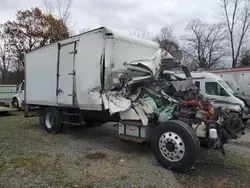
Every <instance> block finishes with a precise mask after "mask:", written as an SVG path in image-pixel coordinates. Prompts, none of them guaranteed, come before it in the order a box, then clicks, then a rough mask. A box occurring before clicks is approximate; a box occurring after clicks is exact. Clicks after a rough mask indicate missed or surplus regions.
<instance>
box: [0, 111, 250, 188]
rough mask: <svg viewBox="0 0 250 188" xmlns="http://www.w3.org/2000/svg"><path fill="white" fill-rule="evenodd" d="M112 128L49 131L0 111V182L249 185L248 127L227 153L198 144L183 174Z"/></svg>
mask: <svg viewBox="0 0 250 188" xmlns="http://www.w3.org/2000/svg"><path fill="white" fill-rule="evenodd" d="M116 134H117V133H116V127H113V126H112V125H111V124H108V125H103V126H100V127H94V128H89V127H78V128H66V129H65V130H64V131H63V133H62V134H59V135H50V134H47V133H46V132H45V131H43V130H41V129H40V128H39V124H38V118H24V117H23V114H22V113H20V112H12V113H11V115H2V116H1V115H0V187H11V188H13V187H75V188H78V187H95V188H98V187H108V188H110V187H115V188H119V187H126V188H127V187H143V188H144V187H145V188H146V187H148V188H156V187H157V188H158V187H175V188H178V187H216V188H220V187H221V188H222V187H223V188H225V187H250V185H249V182H250V176H249V172H250V130H247V132H246V135H245V136H243V137H242V139H240V140H239V141H232V142H231V143H230V144H228V145H227V146H226V153H227V156H226V157H222V155H221V153H220V152H218V151H211V150H205V149H202V151H201V156H200V159H199V161H197V163H196V164H195V166H194V169H193V170H192V171H190V172H188V173H186V174H178V173H173V172H171V171H168V170H166V169H164V168H162V167H161V166H159V164H158V163H157V161H156V160H155V158H154V156H153V154H152V152H151V149H150V146H149V145H147V144H145V145H140V144H135V143H130V142H124V141H120V140H119V138H118V137H117V135H116Z"/></svg>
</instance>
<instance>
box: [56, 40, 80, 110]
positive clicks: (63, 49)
mask: <svg viewBox="0 0 250 188" xmlns="http://www.w3.org/2000/svg"><path fill="white" fill-rule="evenodd" d="M77 45H78V41H73V42H69V43H66V44H61V46H60V47H59V50H60V51H59V62H58V66H59V67H58V70H59V71H58V72H59V77H58V92H57V93H58V95H57V96H58V104H59V105H75V86H74V85H75V84H74V82H75V68H74V63H75V57H76V52H77V51H76V48H77Z"/></svg>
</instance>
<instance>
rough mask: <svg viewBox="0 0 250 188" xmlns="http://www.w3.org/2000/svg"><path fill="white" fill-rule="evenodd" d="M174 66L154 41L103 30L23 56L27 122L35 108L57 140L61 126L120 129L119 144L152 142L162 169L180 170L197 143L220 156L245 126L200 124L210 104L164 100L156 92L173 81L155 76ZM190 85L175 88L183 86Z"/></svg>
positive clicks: (191, 160)
mask: <svg viewBox="0 0 250 188" xmlns="http://www.w3.org/2000/svg"><path fill="white" fill-rule="evenodd" d="M148 57H152V58H148ZM172 59H173V58H172V57H171V56H170V55H169V54H168V53H167V52H166V51H165V50H162V49H159V45H158V44H157V43H155V42H152V41H148V40H144V39H139V38H135V37H131V36H130V37H128V36H125V35H122V34H119V33H117V32H115V31H113V30H111V29H108V28H105V27H102V28H99V29H96V30H92V31H89V32H86V33H83V34H80V35H78V36H74V37H72V38H69V39H66V40H63V41H60V42H57V43H54V44H51V45H48V46H45V47H43V48H40V49H36V50H33V51H31V52H29V53H27V54H26V55H25V87H24V88H25V92H24V94H25V96H24V101H25V102H24V104H25V107H24V109H25V116H28V111H29V108H30V107H31V106H39V108H40V114H39V116H40V125H41V127H42V128H44V129H45V130H46V131H47V132H48V133H59V132H60V131H61V129H62V126H63V125H93V124H95V123H97V122H98V123H105V122H109V121H116V122H119V128H118V134H119V137H120V138H121V139H123V140H129V141H133V142H138V143H142V142H150V143H151V145H152V150H153V153H154V155H155V157H156V159H157V161H158V162H159V163H160V164H161V165H162V166H163V167H166V168H169V169H171V170H175V171H185V170H187V169H189V168H190V167H192V165H193V163H194V162H195V160H196V159H197V157H198V155H199V150H200V142H199V139H198V137H199V138H201V139H208V140H207V141H208V142H209V143H210V145H211V148H216V149H219V148H222V146H223V144H224V143H226V142H227V140H228V139H231V138H233V139H236V138H238V135H240V134H242V131H244V126H242V125H241V124H240V123H238V122H236V121H237V120H235V118H234V119H232V118H231V116H232V117H234V116H233V115H230V116H228V115H227V114H226V117H224V116H223V117H224V118H222V117H221V116H222V115H220V118H219V119H218V120H217V119H216V120H215V121H209V122H205V123H204V121H206V120H207V119H208V118H210V117H212V116H213V114H214V113H213V112H212V107H211V105H209V104H208V103H206V104H204V105H205V107H204V108H203V107H201V105H200V102H199V101H197V100H196V101H194V100H192V101H190V102H185V103H183V102H180V103H178V101H176V100H175V99H173V98H171V97H170V96H169V95H168V94H167V93H165V92H164V91H163V89H164V88H163V87H162V86H169V85H171V82H169V81H167V80H166V79H168V78H160V75H162V74H160V72H161V71H162V70H163V68H162V67H164V66H163V64H167V65H170V64H171V62H172ZM169 61H170V62H169ZM172 63H174V62H172ZM125 66H126V67H127V69H124V67H125ZM158 77H159V78H158ZM144 81H145V82H144ZM189 82H190V80H189V79H188V80H184V79H182V80H181V81H180V82H179V81H178V80H175V81H174V83H175V85H176V86H177V85H179V84H182V85H183V86H184V87H189V86H190V84H186V83H189ZM168 83H169V84H168ZM190 88H191V87H190ZM190 88H189V90H191V94H192V95H193V92H192V91H193V90H192V88H191V89H190ZM168 90H169V91H170V90H172V89H166V92H168ZM189 90H188V91H187V90H185V91H184V92H186V93H187V94H188V93H190V91H189ZM176 92H177V91H176ZM178 92H182V91H181V90H178ZM182 96H183V95H182ZM186 96H187V95H186V94H185V95H184V97H186ZM188 96H189V95H188ZM178 98H180V97H178ZM185 105H188V106H190V105H191V107H192V106H194V108H195V109H197V110H195V111H194V109H193V108H192V109H191V110H192V112H191V111H189V110H188V109H189V108H187V106H185ZM177 107H178V108H177ZM174 109H175V113H172V112H173V110H174ZM195 114H196V115H195ZM220 114H221V113H220ZM190 115H191V116H190ZM238 115H239V114H237V116H238ZM190 117H191V119H189V118H190ZM227 126H229V127H227ZM225 127H226V128H227V129H226V130H224V129H225ZM221 129H223V130H224V132H223V131H221ZM217 130H218V131H217ZM221 133H223V137H220V134H221ZM220 138H226V139H223V140H220Z"/></svg>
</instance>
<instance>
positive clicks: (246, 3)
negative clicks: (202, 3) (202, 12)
mask: <svg viewBox="0 0 250 188" xmlns="http://www.w3.org/2000/svg"><path fill="white" fill-rule="evenodd" d="M220 7H221V10H222V11H221V19H222V21H223V23H224V26H225V27H226V28H227V30H228V34H229V41H230V46H231V56H232V67H235V66H236V64H237V62H238V59H239V55H240V52H241V48H242V45H243V44H244V43H245V42H246V35H247V31H248V30H249V26H250V0H220Z"/></svg>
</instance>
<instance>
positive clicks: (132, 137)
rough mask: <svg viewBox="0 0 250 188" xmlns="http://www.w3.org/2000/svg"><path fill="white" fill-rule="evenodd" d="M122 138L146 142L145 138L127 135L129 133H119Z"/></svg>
mask: <svg viewBox="0 0 250 188" xmlns="http://www.w3.org/2000/svg"><path fill="white" fill-rule="evenodd" d="M119 137H120V139H121V140H127V141H131V142H136V143H140V144H141V143H143V142H146V139H145V138H138V137H134V136H127V135H121V134H120V135H119Z"/></svg>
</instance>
